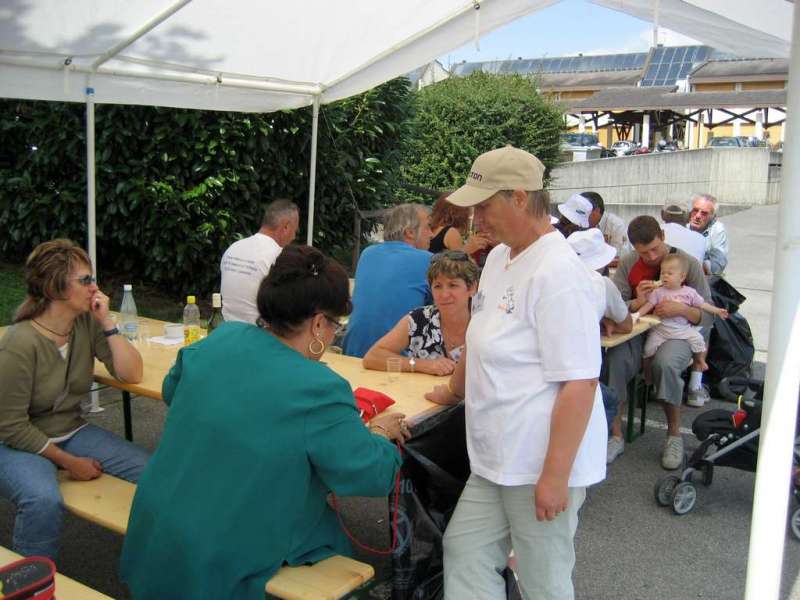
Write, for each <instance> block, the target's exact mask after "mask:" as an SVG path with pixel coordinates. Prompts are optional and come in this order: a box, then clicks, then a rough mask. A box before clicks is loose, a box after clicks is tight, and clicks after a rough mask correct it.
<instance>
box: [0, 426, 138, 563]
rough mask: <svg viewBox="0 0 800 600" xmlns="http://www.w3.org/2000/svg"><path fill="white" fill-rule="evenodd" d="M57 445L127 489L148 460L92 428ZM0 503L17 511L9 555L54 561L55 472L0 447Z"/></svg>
mask: <svg viewBox="0 0 800 600" xmlns="http://www.w3.org/2000/svg"><path fill="white" fill-rule="evenodd" d="M57 445H58V446H59V447H60V448H61V449H62V450H64V451H66V452H69V453H70V454H74V455H75V456H83V457H91V458H94V459H96V460H97V461H98V462H99V463H100V464H101V465H102V467H103V471H104V472H105V473H108V474H109V475H114V476H115V477H121V478H122V479H126V480H128V481H131V482H133V483H136V481H137V480H138V479H139V476H140V475H141V474H142V471H143V470H144V467H145V465H146V464H147V459H148V457H149V456H150V455H149V454H148V452H147V451H146V450H144V449H143V448H140V447H139V446H136V445H135V444H132V443H130V442H127V441H125V440H124V439H122V438H121V437H119V436H117V435H115V434H113V433H111V432H110V431H107V430H105V429H101V428H100V427H96V426H94V425H87V426H86V427H84V428H83V429H81V430H80V431H79V432H78V433H76V434H75V435H73V436H72V437H71V438H70V439H68V440H67V441H66V442H61V443H59V444H57ZM0 497H3V498H6V499H8V500H10V501H11V502H13V503H14V505H15V506H16V508H17V514H16V520H15V521H14V538H13V550H14V551H15V552H17V553H19V554H22V555H23V556H33V555H36V556H46V557H48V558H50V559H52V560H55V558H56V555H57V554H58V538H59V535H60V533H61V522H62V519H63V514H64V504H63V500H62V498H61V492H60V491H59V489H58V480H57V479H56V466H55V465H54V464H53V463H52V462H50V461H49V460H48V459H46V458H45V457H43V456H40V455H38V454H33V453H32V452H24V451H22V450H15V449H13V448H9V447H8V446H4V445H3V444H0Z"/></svg>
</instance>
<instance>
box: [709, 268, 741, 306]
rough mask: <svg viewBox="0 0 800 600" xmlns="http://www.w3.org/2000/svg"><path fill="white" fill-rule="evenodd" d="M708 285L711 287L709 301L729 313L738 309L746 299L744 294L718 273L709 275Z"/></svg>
mask: <svg viewBox="0 0 800 600" xmlns="http://www.w3.org/2000/svg"><path fill="white" fill-rule="evenodd" d="M708 286H709V287H710V288H711V303H712V304H715V305H717V306H719V307H720V308H724V309H725V310H727V311H728V312H729V313H731V314H733V313H735V312H736V311H738V310H739V307H740V306H741V305H742V303H743V302H744V301H745V300H747V297H746V296H744V295H743V294H742V293H741V292H740V291H739V290H737V289H736V288H735V287H733V286H732V285H731V284H730V283H728V282H727V281H725V280H724V279H723V278H722V277H720V276H719V275H712V276H711V277H709V278H708Z"/></svg>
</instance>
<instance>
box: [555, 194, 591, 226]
mask: <svg viewBox="0 0 800 600" xmlns="http://www.w3.org/2000/svg"><path fill="white" fill-rule="evenodd" d="M592 208H593V207H592V203H591V202H589V200H588V199H587V198H584V197H583V196H581V195H580V194H572V196H570V197H569V198H567V201H566V202H564V203H563V204H559V205H558V212H560V213H561V214H562V215H564V216H565V217H567V219H569V220H570V221H571V222H572V223H574V224H575V225H577V226H578V227H583V228H584V229H589V213H590V212H592Z"/></svg>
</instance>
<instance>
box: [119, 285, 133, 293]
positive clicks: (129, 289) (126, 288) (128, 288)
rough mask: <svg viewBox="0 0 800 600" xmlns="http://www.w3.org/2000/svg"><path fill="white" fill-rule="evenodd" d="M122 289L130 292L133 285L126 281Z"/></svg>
mask: <svg viewBox="0 0 800 600" xmlns="http://www.w3.org/2000/svg"><path fill="white" fill-rule="evenodd" d="M117 289H119V288H117ZM122 291H123V292H132V291H133V286H132V285H131V284H130V283H126V284H125V285H123V286H122Z"/></svg>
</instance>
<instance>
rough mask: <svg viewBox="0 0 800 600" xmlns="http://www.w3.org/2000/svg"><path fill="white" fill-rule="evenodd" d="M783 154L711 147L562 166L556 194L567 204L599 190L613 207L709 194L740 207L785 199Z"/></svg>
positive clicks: (557, 173) (558, 170)
mask: <svg viewBox="0 0 800 600" xmlns="http://www.w3.org/2000/svg"><path fill="white" fill-rule="evenodd" d="M779 163H780V156H779V155H778V153H776V152H772V153H771V152H770V151H769V149H768V148H706V149H702V150H683V151H680V152H664V153H654V154H642V155H638V156H623V157H619V158H603V159H599V160H589V161H585V162H571V163H563V164H562V165H559V166H558V167H556V168H555V169H553V172H552V181H551V183H550V187H549V190H550V194H551V198H552V200H553V201H554V202H563V201H564V200H566V199H567V198H568V197H569V196H571V195H572V194H574V193H580V192H582V191H585V190H593V191H596V192H598V193H599V194H600V195H602V196H603V199H604V200H605V203H606V204H609V205H623V206H624V205H630V206H631V207H633V206H637V207H641V206H654V207H655V206H661V205H662V204H663V203H664V202H665V201H666V200H675V201H680V202H688V201H689V199H690V198H691V196H692V194H695V193H699V192H705V193H709V194H712V195H713V196H716V198H717V199H718V201H719V202H720V203H721V204H723V205H738V206H737V208H738V207H744V206H753V205H760V204H774V203H777V202H779V201H780V197H779V193H778V190H779V189H780V186H779V185H777V184H776V182H778V181H779V180H780V166H779Z"/></svg>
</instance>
